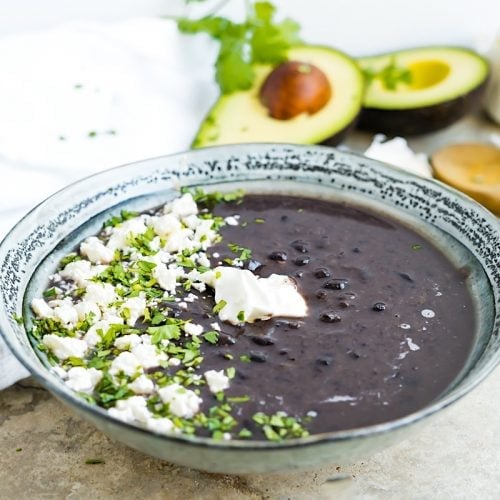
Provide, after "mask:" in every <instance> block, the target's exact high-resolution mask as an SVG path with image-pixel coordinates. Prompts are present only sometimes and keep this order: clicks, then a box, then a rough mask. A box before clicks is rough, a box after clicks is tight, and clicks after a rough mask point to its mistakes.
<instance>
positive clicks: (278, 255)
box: [268, 252, 288, 262]
mask: <svg viewBox="0 0 500 500" xmlns="http://www.w3.org/2000/svg"><path fill="white" fill-rule="evenodd" d="M268 257H269V258H270V259H271V260H274V261H276V262H286V260H287V258H288V256H287V254H286V252H271V253H270V254H269V255H268Z"/></svg>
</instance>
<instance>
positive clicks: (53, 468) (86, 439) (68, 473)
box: [0, 368, 500, 500]
mask: <svg viewBox="0 0 500 500" xmlns="http://www.w3.org/2000/svg"><path fill="white" fill-rule="evenodd" d="M499 393H500V368H497V370H496V371H495V372H494V373H493V374H492V375H491V376H490V377H489V378H488V379H487V380H486V381H485V382H484V383H483V384H481V385H480V387H478V388H477V389H476V390H475V391H473V392H472V393H471V394H469V395H468V396H466V397H465V398H463V399H462V400H461V401H459V402H458V403H457V404H455V405H454V406H453V407H452V408H451V409H449V410H447V411H446V412H445V413H443V414H442V415H440V416H438V417H436V419H435V420H434V421H431V422H430V423H429V424H428V425H427V427H425V428H424V429H423V430H422V431H421V432H420V433H419V434H416V435H413V436H412V437H411V438H409V439H408V440H407V441H405V442H403V443H401V444H399V445H397V446H394V447H392V448H389V449H387V450H386V451H384V452H382V453H379V454H377V455H375V456H373V457H371V458H368V459H367V460H366V461H364V462H360V463H358V464H355V465H352V466H350V467H336V466H335V465H331V466H328V467H324V468H321V469H317V470H313V471H310V472H303V473H294V474H277V475H248V476H226V475H221V474H208V473H204V472H200V471H196V470H192V469H187V468H185V467H179V466H175V465H172V464H170V463H167V462H164V461H162V460H158V459H155V458H151V457H148V456H146V455H143V454H142V453H139V452H137V451H135V450H132V449H130V448H127V447H126V446H124V445H122V444H119V443H116V442H113V441H111V440H110V439H108V438H107V437H106V436H105V435H104V434H102V433H101V432H99V431H98V430H96V429H95V428H94V427H92V426H91V425H89V424H87V423H86V422H84V421H82V420H80V418H78V417H76V416H75V415H74V414H73V413H72V412H71V411H70V410H68V409H67V408H66V407H65V406H63V405H62V404H61V403H60V402H59V401H58V400H56V399H55V398H53V397H52V396H51V395H50V393H48V392H47V391H45V390H44V389H43V388H41V387H39V386H38V385H37V384H36V383H35V382H34V381H33V380H32V379H26V380H24V381H22V382H19V383H17V384H16V385H14V386H13V387H11V388H9V389H7V390H5V391H3V392H1V393H0V449H1V450H2V453H1V455H0V485H1V488H0V498H2V499H12V498H18V499H24V498H44V499H49V498H50V499H51V498H57V499H59V498H68V499H86V498H95V499H100V498H106V499H107V498H110V499H112V498H117V499H118V498H119V499H127V498H150V499H152V500H153V499H160V498H203V499H218V498H224V499H233V498H234V499H240V498H244V499H246V498H248V499H254V498H255V499H260V498H294V499H311V498H318V499H322V498H324V499H328V498H333V497H335V498H339V499H344V498H345V499H347V498H362V499H378V498H384V499H401V498H405V499H420V498H422V499H423V498H453V499H458V498H467V499H474V498H477V499H481V500H486V499H490V498H491V499H496V498H499V497H500V419H499V418H498V413H499V404H498V397H496V395H498V394H499ZM89 459H94V460H99V461H102V463H98V464H87V463H86V461H87V460H89ZM335 478H337V479H338V480H337V481H329V479H330V480H331V479H335Z"/></svg>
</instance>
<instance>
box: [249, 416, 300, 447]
mask: <svg viewBox="0 0 500 500" xmlns="http://www.w3.org/2000/svg"><path fill="white" fill-rule="evenodd" d="M252 420H253V421H254V422H255V423H256V424H257V425H259V426H260V428H261V429H262V432H263V433H264V435H265V436H266V438H267V439H268V440H269V441H282V440H283V439H289V438H300V437H306V436H308V435H309V432H308V431H307V430H306V429H305V428H304V427H303V426H302V424H301V423H300V420H298V419H296V418H294V417H289V416H288V415H286V413H284V412H277V413H275V414H273V415H266V414H265V413H263V412H257V413H255V414H254V415H253V417H252Z"/></svg>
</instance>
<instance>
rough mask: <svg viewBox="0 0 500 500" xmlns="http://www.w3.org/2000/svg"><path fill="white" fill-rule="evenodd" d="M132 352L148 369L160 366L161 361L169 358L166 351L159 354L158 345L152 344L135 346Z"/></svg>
mask: <svg viewBox="0 0 500 500" xmlns="http://www.w3.org/2000/svg"><path fill="white" fill-rule="evenodd" d="M132 354H133V355H134V356H135V357H136V359H137V360H138V361H139V363H140V364H141V366H142V367H143V368H145V369H146V370H147V369H148V368H155V367H156V366H160V363H161V362H162V361H164V360H166V359H167V356H166V354H165V353H163V352H162V353H159V354H158V352H157V349H156V347H155V346H154V345H151V344H149V345H148V344H139V345H136V346H134V347H133V348H132Z"/></svg>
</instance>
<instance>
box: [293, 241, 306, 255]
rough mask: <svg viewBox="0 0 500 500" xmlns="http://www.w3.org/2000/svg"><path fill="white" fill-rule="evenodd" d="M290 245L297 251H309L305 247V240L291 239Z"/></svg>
mask: <svg viewBox="0 0 500 500" xmlns="http://www.w3.org/2000/svg"><path fill="white" fill-rule="evenodd" d="M290 246H291V247H292V248H293V249H295V250H297V252H301V253H307V252H309V249H308V247H307V243H306V242H305V241H302V240H295V241H292V242H291V243H290Z"/></svg>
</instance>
